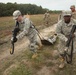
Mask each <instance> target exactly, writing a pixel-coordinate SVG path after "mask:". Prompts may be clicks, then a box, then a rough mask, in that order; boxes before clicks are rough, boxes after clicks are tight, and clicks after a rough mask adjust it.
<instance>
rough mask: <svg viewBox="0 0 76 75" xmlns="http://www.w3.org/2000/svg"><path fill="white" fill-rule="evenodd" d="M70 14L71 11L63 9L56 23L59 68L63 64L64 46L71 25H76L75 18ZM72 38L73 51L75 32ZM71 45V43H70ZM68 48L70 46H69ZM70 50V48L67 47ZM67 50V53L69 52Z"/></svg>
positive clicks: (75, 41)
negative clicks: (60, 18) (61, 17)
mask: <svg viewBox="0 0 76 75" xmlns="http://www.w3.org/2000/svg"><path fill="white" fill-rule="evenodd" d="M71 16H72V14H71V11H64V12H63V20H60V21H59V22H58V24H57V28H56V33H57V36H58V37H59V40H60V41H59V47H58V50H59V53H60V58H61V64H60V65H59V68H63V67H64V66H65V54H64V52H65V50H64V49H65V48H66V42H67V40H68V37H69V34H70V32H71V29H72V27H73V25H76V20H75V19H73V18H71ZM72 37H73V38H74V43H73V45H74V51H76V46H75V45H76V32H75V33H74V35H73V36H72ZM70 46H71V45H70ZM69 48H70V47H69ZM69 52H70V49H69ZM69 52H68V53H69Z"/></svg>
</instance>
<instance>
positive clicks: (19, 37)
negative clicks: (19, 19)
mask: <svg viewBox="0 0 76 75" xmlns="http://www.w3.org/2000/svg"><path fill="white" fill-rule="evenodd" d="M29 29H30V20H29V19H26V20H25V26H24V28H23V31H22V32H21V33H20V34H19V35H18V36H17V39H21V38H23V37H24V36H25V35H27V34H28V32H29Z"/></svg>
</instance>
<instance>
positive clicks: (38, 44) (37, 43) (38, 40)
mask: <svg viewBox="0 0 76 75" xmlns="http://www.w3.org/2000/svg"><path fill="white" fill-rule="evenodd" d="M36 45H37V47H38V48H37V49H41V47H42V42H41V38H40V37H39V36H38V35H36Z"/></svg>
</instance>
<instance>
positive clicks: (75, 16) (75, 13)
mask: <svg viewBox="0 0 76 75" xmlns="http://www.w3.org/2000/svg"><path fill="white" fill-rule="evenodd" d="M72 18H74V19H76V11H75V12H72Z"/></svg>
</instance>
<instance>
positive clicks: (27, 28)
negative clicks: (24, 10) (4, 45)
mask: <svg viewBox="0 0 76 75" xmlns="http://www.w3.org/2000/svg"><path fill="white" fill-rule="evenodd" d="M13 19H14V20H15V21H16V22H18V23H19V28H20V31H21V32H20V33H19V34H18V35H17V36H16V37H15V38H12V39H11V40H15V42H16V41H17V40H19V39H21V38H22V37H24V36H27V37H28V39H29V41H30V47H29V48H30V50H31V51H32V52H33V53H34V55H33V56H32V57H35V56H37V46H39V47H40V46H41V41H40V39H39V38H38V39H37V37H38V34H37V31H36V29H35V28H34V26H33V23H32V21H30V20H29V18H25V17H24V16H22V14H21V12H20V11H19V10H16V11H14V12H13Z"/></svg>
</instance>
